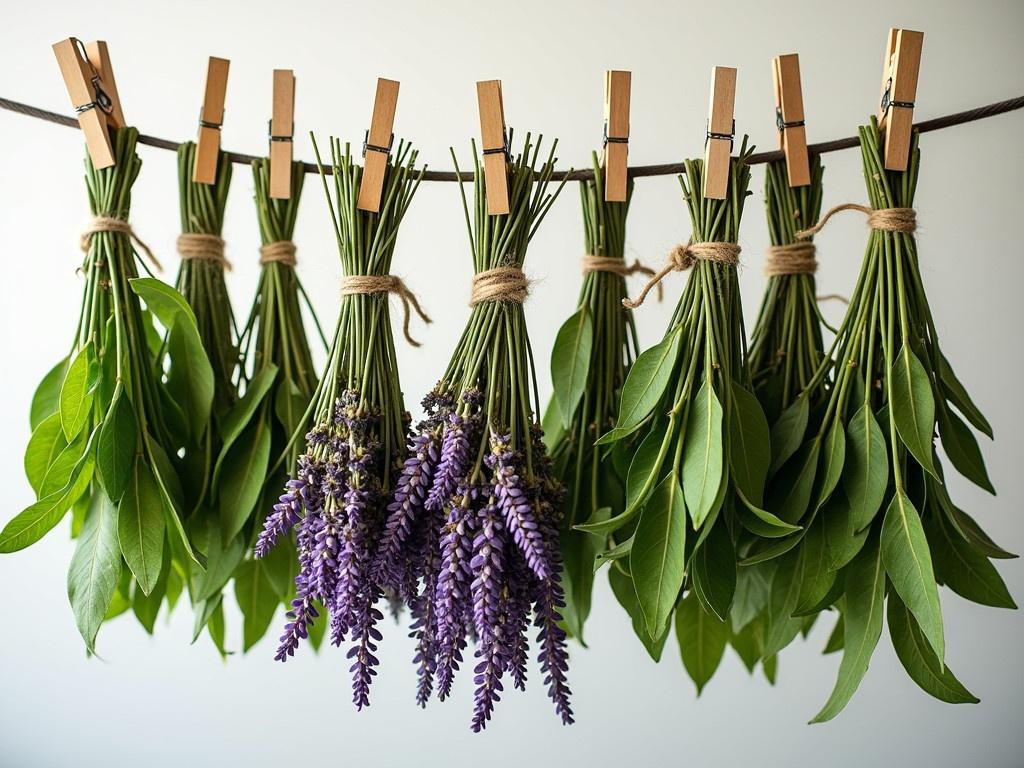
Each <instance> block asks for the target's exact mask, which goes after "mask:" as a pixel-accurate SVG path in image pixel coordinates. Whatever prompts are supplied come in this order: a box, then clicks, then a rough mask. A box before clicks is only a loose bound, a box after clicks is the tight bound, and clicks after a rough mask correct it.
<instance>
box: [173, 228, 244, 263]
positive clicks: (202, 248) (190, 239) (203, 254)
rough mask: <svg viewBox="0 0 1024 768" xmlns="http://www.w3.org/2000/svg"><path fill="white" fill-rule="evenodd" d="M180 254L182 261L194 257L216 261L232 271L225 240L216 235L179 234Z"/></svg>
mask: <svg viewBox="0 0 1024 768" xmlns="http://www.w3.org/2000/svg"><path fill="white" fill-rule="evenodd" d="M178 254H179V255H180V256H181V260H182V261H190V260H192V259H199V260H200V261H216V262H219V263H220V264H221V265H222V266H223V267H224V269H226V270H228V271H229V272H230V271H231V262H230V261H228V260H227V259H226V258H224V241H223V240H221V239H220V238H219V237H217V236H216V235H205V234H202V233H199V232H185V233H183V234H181V235H178Z"/></svg>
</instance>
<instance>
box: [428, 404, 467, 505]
mask: <svg viewBox="0 0 1024 768" xmlns="http://www.w3.org/2000/svg"><path fill="white" fill-rule="evenodd" d="M467 426H468V425H467V424H466V420H465V419H464V418H463V417H462V416H459V415H458V414H457V413H450V414H448V423H447V424H445V428H444V438H443V440H442V443H441V462H440V463H439V464H438V465H437V472H436V473H435V475H434V483H433V485H432V486H431V487H430V493H429V494H428V495H427V500H426V504H425V506H426V508H427V509H431V510H440V509H443V508H444V506H445V505H446V504H447V503H448V501H449V499H450V498H451V496H452V494H453V493H454V492H455V489H456V487H457V485H458V483H459V481H461V480H462V478H463V476H464V475H465V474H466V470H467V469H468V468H469V434H468V429H467Z"/></svg>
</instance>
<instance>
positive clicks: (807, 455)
mask: <svg viewBox="0 0 1024 768" xmlns="http://www.w3.org/2000/svg"><path fill="white" fill-rule="evenodd" d="M820 455H821V440H820V439H819V438H814V439H812V440H809V441H808V442H807V443H805V444H804V445H803V447H802V448H800V450H799V451H798V452H797V453H796V455H795V456H793V457H792V458H791V459H790V460H789V461H787V462H786V464H785V465H784V466H783V467H782V471H781V472H779V473H778V474H776V475H775V476H774V477H773V478H772V481H771V486H770V488H769V490H768V509H769V510H771V511H772V512H774V513H775V515H776V516H778V517H779V518H781V519H782V520H784V521H785V522H787V523H791V524H793V525H796V524H797V523H799V522H800V520H801V519H802V518H803V516H804V514H805V513H806V512H807V507H808V505H809V504H810V502H811V495H812V494H813V492H814V481H815V478H816V476H817V474H818V463H819V462H818V457H819V456H820Z"/></svg>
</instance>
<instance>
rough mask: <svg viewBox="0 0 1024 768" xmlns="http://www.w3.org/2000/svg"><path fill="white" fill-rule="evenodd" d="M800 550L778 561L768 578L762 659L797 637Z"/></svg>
mask: <svg viewBox="0 0 1024 768" xmlns="http://www.w3.org/2000/svg"><path fill="white" fill-rule="evenodd" d="M803 565H804V550H803V548H801V549H798V550H796V551H793V552H789V553H787V554H786V555H785V556H783V557H781V558H779V565H778V567H777V568H776V569H775V572H774V574H773V575H772V581H771V588H770V590H769V592H768V606H767V608H766V609H765V628H764V648H763V649H762V654H763V655H764V656H765V657H770V656H774V655H775V654H777V653H778V652H779V651H781V650H782V649H783V648H785V647H786V646H788V645H789V644H790V643H791V642H793V639H794V638H795V637H796V636H797V635H798V634H799V633H800V627H801V625H802V621H801V620H800V619H799V618H794V616H793V613H794V612H795V611H796V607H797V602H798V601H799V600H800V589H801V585H802V582H803Z"/></svg>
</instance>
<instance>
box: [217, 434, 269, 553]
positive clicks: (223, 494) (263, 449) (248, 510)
mask: <svg viewBox="0 0 1024 768" xmlns="http://www.w3.org/2000/svg"><path fill="white" fill-rule="evenodd" d="M269 460H270V428H269V426H268V424H267V423H266V421H265V420H257V421H255V422H253V423H252V424H250V425H249V428H248V429H246V430H245V432H244V433H243V434H242V437H241V438H240V439H239V440H238V441H237V443H236V444H235V445H234V446H233V447H232V450H231V451H230V453H228V455H227V457H226V458H225V460H224V465H223V471H222V472H221V478H220V484H219V489H218V503H219V504H220V522H221V531H222V535H223V537H224V539H225V540H231V539H233V538H235V536H237V535H238V533H239V531H241V530H242V527H243V526H244V525H245V522H246V521H247V520H248V519H249V516H250V515H251V514H252V511H253V508H254V507H255V506H256V502H257V501H258V500H259V497H260V490H261V484H260V483H254V482H253V481H252V480H253V478H263V477H265V476H266V474H267V464H268V463H269Z"/></svg>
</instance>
